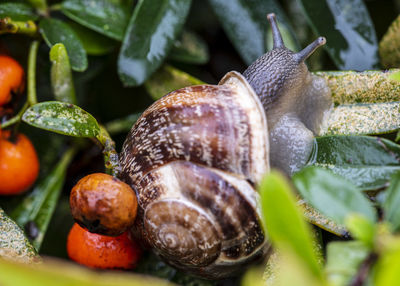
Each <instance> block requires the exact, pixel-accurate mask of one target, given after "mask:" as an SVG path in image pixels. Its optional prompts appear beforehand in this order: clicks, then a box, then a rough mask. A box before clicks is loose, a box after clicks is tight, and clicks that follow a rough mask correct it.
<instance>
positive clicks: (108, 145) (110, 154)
mask: <svg viewBox="0 0 400 286" xmlns="http://www.w3.org/2000/svg"><path fill="white" fill-rule="evenodd" d="M97 140H99V142H100V143H101V144H102V145H103V148H104V149H103V155H104V165H105V168H106V173H107V174H110V175H112V176H114V177H118V174H119V172H120V171H121V166H120V164H119V158H118V153H117V151H116V150H115V142H114V141H113V140H112V139H111V137H110V135H109V134H108V132H107V130H106V129H105V128H104V127H103V126H101V125H100V134H99V135H98V136H97Z"/></svg>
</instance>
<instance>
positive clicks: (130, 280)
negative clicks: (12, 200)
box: [0, 259, 172, 286]
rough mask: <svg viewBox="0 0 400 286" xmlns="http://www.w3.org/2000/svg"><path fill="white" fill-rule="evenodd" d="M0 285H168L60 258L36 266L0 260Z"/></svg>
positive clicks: (160, 281) (158, 280)
mask: <svg viewBox="0 0 400 286" xmlns="http://www.w3.org/2000/svg"><path fill="white" fill-rule="evenodd" d="M0 284H1V285H12V286H26V285H30V286H54V285H57V286H111V285H112V286H143V285H154V286H161V285H164V286H166V285H172V284H171V283H169V282H168V281H164V280H160V279H156V278H151V277H146V276H142V275H137V274H128V273H127V272H125V273H124V272H115V271H113V272H112V271H108V272H107V271H102V272H99V271H95V270H91V269H88V268H84V267H82V266H77V265H76V264H72V263H70V262H66V261H62V260H54V259H47V260H45V261H44V263H41V264H39V265H32V264H16V263H11V262H7V261H4V260H0Z"/></svg>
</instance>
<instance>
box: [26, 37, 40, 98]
mask: <svg viewBox="0 0 400 286" xmlns="http://www.w3.org/2000/svg"><path fill="white" fill-rule="evenodd" d="M38 48H39V41H38V40H35V41H33V42H32V44H31V47H30V49H29V57H28V103H29V105H30V106H31V105H34V104H36V103H37V98H36V59H37V52H38Z"/></svg>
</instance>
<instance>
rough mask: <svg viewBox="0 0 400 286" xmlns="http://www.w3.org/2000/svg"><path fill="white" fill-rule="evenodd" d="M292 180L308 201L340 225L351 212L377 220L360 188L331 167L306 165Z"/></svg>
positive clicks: (373, 210)
mask: <svg viewBox="0 0 400 286" xmlns="http://www.w3.org/2000/svg"><path fill="white" fill-rule="evenodd" d="M293 183H294V185H295V186H296V188H297V190H298V191H299V193H300V194H301V196H302V197H303V198H304V200H305V201H306V202H307V203H309V204H310V205H311V206H313V207H314V208H316V209H317V210H318V211H319V212H321V213H322V214H324V215H326V216H327V217H329V218H331V219H333V220H334V221H336V222H337V223H339V224H341V225H344V222H345V219H346V217H347V216H348V215H349V214H351V213H359V214H362V215H364V216H365V217H366V218H367V219H369V220H370V221H372V222H374V221H375V220H376V213H375V209H374V208H373V207H372V205H371V203H370V202H369V201H368V199H367V198H366V197H365V196H364V195H363V194H362V192H361V190H360V189H358V188H357V187H356V186H355V185H353V184H352V183H351V182H349V181H347V180H346V179H345V178H343V177H341V176H338V175H336V174H334V173H332V172H330V171H328V170H325V169H322V168H318V167H315V166H309V167H306V168H304V169H302V170H301V171H299V172H298V173H296V174H294V176H293Z"/></svg>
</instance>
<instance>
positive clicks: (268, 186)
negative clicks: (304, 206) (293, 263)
mask: <svg viewBox="0 0 400 286" xmlns="http://www.w3.org/2000/svg"><path fill="white" fill-rule="evenodd" d="M260 194H261V206H262V213H263V218H264V222H265V226H266V230H267V233H268V237H269V238H270V240H271V242H272V244H273V245H274V246H275V247H276V248H277V249H281V250H284V251H289V252H291V253H293V255H294V256H295V257H296V259H298V260H299V261H301V262H302V263H303V264H304V265H306V268H307V269H309V271H310V272H311V273H312V275H313V276H314V277H315V278H318V279H322V271H321V268H320V266H319V264H318V262H317V256H316V254H315V253H314V250H313V239H312V236H311V229H310V228H309V226H308V225H307V224H306V222H305V220H304V218H303V217H302V215H301V213H300V210H299V209H298V208H297V206H296V199H295V197H294V195H293V193H292V191H291V189H290V186H289V184H288V183H287V182H286V179H285V178H284V177H283V176H282V175H281V174H279V173H276V172H271V173H270V174H268V175H267V176H266V177H265V178H264V179H263V181H262V182H261V185H260Z"/></svg>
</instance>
